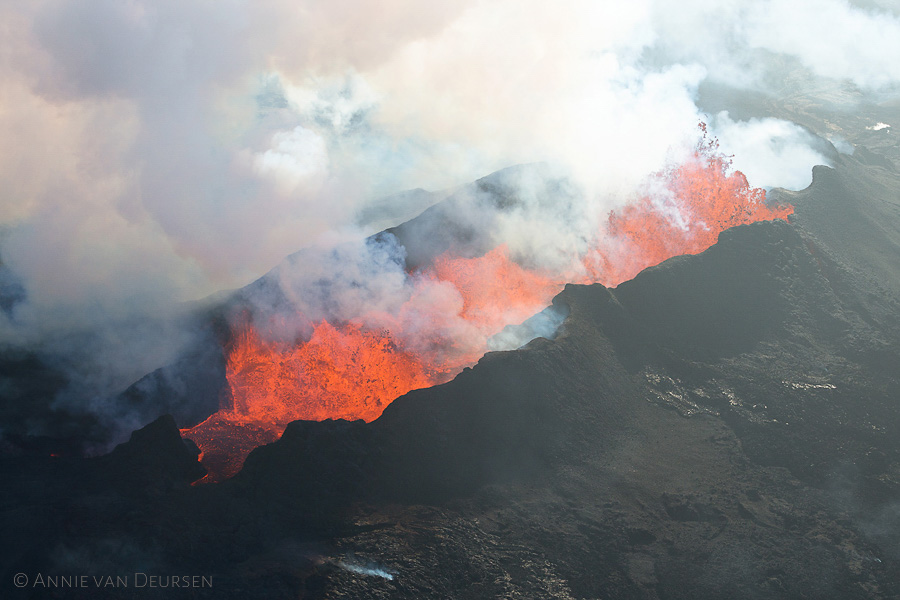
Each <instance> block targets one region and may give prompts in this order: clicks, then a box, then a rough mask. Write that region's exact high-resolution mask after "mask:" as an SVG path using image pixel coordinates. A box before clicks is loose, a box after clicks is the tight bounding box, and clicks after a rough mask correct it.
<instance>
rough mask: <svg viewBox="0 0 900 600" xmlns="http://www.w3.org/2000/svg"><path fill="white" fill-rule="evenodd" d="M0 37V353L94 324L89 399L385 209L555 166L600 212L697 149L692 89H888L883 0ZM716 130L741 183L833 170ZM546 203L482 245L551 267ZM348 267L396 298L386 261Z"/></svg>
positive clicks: (468, 2)
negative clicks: (409, 197) (313, 248)
mask: <svg viewBox="0 0 900 600" xmlns="http://www.w3.org/2000/svg"><path fill="white" fill-rule="evenodd" d="M0 28H2V35H0V78H2V82H3V85H2V86H0V137H2V139H3V141H4V143H3V144H2V147H0V259H2V269H4V270H5V271H4V274H3V276H2V277H0V281H4V282H6V281H10V280H14V281H16V282H18V285H20V286H21V290H22V293H21V294H20V296H21V297H20V298H18V299H17V300H16V301H15V302H12V303H11V305H10V306H9V307H8V309H5V310H4V311H2V312H0V343H2V344H3V345H5V346H17V345H18V346H21V345H44V346H48V347H51V348H61V347H62V342H61V341H60V340H63V339H64V337H65V335H67V334H68V333H70V332H73V331H82V330H91V331H97V332H100V335H99V337H98V340H99V341H98V342H97V344H99V345H100V346H101V347H102V348H103V350H102V351H100V350H97V349H93V350H91V351H90V352H88V351H87V350H85V351H84V352H83V355H82V356H81V358H83V359H84V360H85V361H86V364H89V365H90V366H89V367H84V368H83V371H84V372H85V373H87V374H85V375H84V377H85V379H84V384H85V386H87V387H90V381H91V376H90V373H94V372H101V371H102V372H104V373H106V374H107V375H105V377H110V378H111V380H110V381H107V382H105V384H104V386H105V387H110V388H114V387H116V386H121V385H126V384H127V383H129V382H130V380H133V378H135V377H136V376H139V375H140V374H141V372H146V370H148V368H152V366H153V365H154V364H155V365H157V366H158V365H159V364H162V363H163V362H165V360H166V359H167V358H170V356H167V355H171V354H173V353H175V352H177V350H178V348H179V346H180V344H179V340H180V337H179V335H178V334H177V332H176V331H172V329H173V328H168V327H166V326H165V324H166V323H170V322H171V320H170V319H171V317H172V315H173V314H175V313H177V312H178V311H179V310H180V308H179V307H180V306H181V303H183V302H185V301H189V300H195V299H199V298H202V297H204V296H206V295H208V294H210V293H213V292H216V291H218V290H222V289H226V288H232V287H237V286H241V285H244V284H246V283H248V282H250V281H252V280H253V279H255V278H256V277H258V276H260V275H261V274H262V273H264V272H266V271H268V270H269V269H270V268H272V267H273V266H274V265H275V264H276V263H278V261H279V260H281V259H282V258H283V257H284V256H286V255H288V254H290V253H291V252H294V251H296V250H298V249H300V248H303V247H308V246H310V245H313V244H316V243H319V244H321V243H322V241H323V240H328V239H347V238H348V237H353V234H352V233H348V232H352V231H353V224H354V222H355V220H356V218H357V215H358V214H359V213H360V211H361V210H363V209H365V208H366V206H367V205H368V203H369V202H370V201H372V200H374V199H376V198H377V197H379V196H381V195H386V194H389V193H393V192H398V191H401V190H404V189H411V188H417V187H421V188H425V189H431V190H437V189H445V188H449V187H453V186H457V185H460V184H463V183H465V182H468V181H471V180H473V179H475V178H476V177H480V176H483V175H486V174H487V173H490V172H492V171H494V170H496V169H499V168H502V167H507V166H510V165H512V164H516V163H526V162H537V161H546V162H548V163H550V164H552V165H554V168H558V169H560V170H561V171H562V172H565V173H566V174H567V175H568V176H569V177H570V179H571V181H572V182H573V185H574V186H577V187H578V188H579V189H581V190H584V192H585V193H584V194H583V197H584V198H586V199H587V200H586V202H585V206H581V207H579V209H578V211H577V212H578V216H579V218H581V220H580V221H579V222H581V223H590V222H596V220H591V219H593V218H594V217H597V216H598V215H602V214H603V213H605V212H606V211H608V210H609V209H610V208H611V207H613V206H615V205H616V204H618V203H621V202H623V201H625V200H626V199H627V198H628V196H629V194H630V193H631V192H632V190H633V189H634V188H635V186H636V185H637V184H638V183H639V182H640V181H641V180H642V179H643V178H644V177H645V176H646V175H647V174H649V173H652V172H654V171H656V170H658V169H660V168H661V167H663V166H664V165H665V164H666V162H667V161H670V160H673V159H677V158H678V157H679V156H680V155H682V154H683V153H684V152H686V151H687V150H686V149H688V148H690V146H691V144H692V142H693V141H694V140H695V139H696V124H697V122H698V121H699V120H700V119H704V118H707V117H706V116H705V115H703V114H702V113H701V111H700V110H699V109H698V108H697V105H696V96H697V89H698V86H700V85H701V84H702V83H704V82H718V83H723V84H727V85H730V86H737V87H740V88H746V89H752V90H756V91H759V90H762V91H767V90H769V88H770V86H771V84H772V81H773V79H775V78H777V77H778V76H779V74H781V73H782V72H783V69H784V68H785V66H784V65H785V64H789V65H791V68H797V69H800V70H803V71H804V72H805V73H806V74H807V75H808V77H809V78H811V80H816V79H817V78H818V79H822V80H825V79H829V80H840V81H845V82H848V83H849V84H852V85H855V86H857V87H858V88H859V89H860V90H861V91H863V92H870V91H871V92H879V93H893V92H894V91H896V90H897V89H900V62H898V61H897V60H896V57H897V56H900V17H898V14H897V10H896V7H893V6H892V4H891V3H888V2H883V1H879V0H871V1H869V2H856V3H849V2H846V1H842V0H820V1H817V2H811V1H797V0H768V1H765V2H756V1H752V2H751V1H749V0H747V1H745V0H724V1H720V2H715V3H713V2H705V1H701V0H691V1H688V2H679V3H672V2H667V1H664V0H638V1H636V2H631V3H622V2H613V1H603V2H597V1H588V0H564V1H562V2H556V3H547V2H536V1H531V0H528V1H525V2H523V1H512V0H479V1H475V0H456V1H450V2H440V3H422V2H414V1H412V0H390V1H388V2H384V1H379V2H372V1H364V0H357V1H355V2H351V3H334V2H325V1H320V0H301V1H300V2H285V1H283V0H263V1H253V2H250V1H247V0H232V1H228V2H217V3H210V2H193V1H185V0H177V1H176V0H154V1H153V2H150V1H148V0H127V1H113V0H101V1H97V2H90V3H84V2H77V1H75V0H40V1H36V2H28V3H12V2H6V3H3V4H2V5H0ZM861 41H864V42H861ZM773 93H774V92H773ZM711 128H712V130H713V133H715V134H717V135H719V136H720V138H721V141H722V149H723V150H724V151H725V152H727V153H733V154H734V155H735V166H736V167H737V168H740V169H744V170H745V171H746V174H747V175H748V178H749V179H750V183H751V184H753V185H757V186H766V187H770V186H788V187H801V186H803V185H805V184H806V183H808V181H809V172H810V168H811V166H812V165H813V164H816V163H822V162H825V159H824V158H823V157H822V156H821V155H820V154H818V153H817V152H816V151H814V150H813V149H811V147H810V138H811V135H810V134H809V133H807V132H805V131H804V130H802V129H800V128H798V127H797V126H795V125H793V124H790V123H787V122H783V121H777V120H773V119H758V120H751V121H734V120H732V119H731V118H730V117H729V116H728V115H727V114H722V115H718V116H716V117H715V119H714V120H713V121H712V123H711ZM544 212H546V210H545V208H540V209H539V210H537V209H536V210H535V211H531V212H527V211H526V213H522V212H519V213H515V214H512V215H508V216H506V217H504V219H505V220H504V221H503V222H502V223H499V225H498V227H499V228H500V231H501V234H498V235H502V237H503V239H504V240H506V241H508V242H509V244H510V248H511V250H512V251H513V252H514V253H518V254H519V255H521V254H523V253H531V255H532V256H530V259H531V260H533V261H537V262H540V263H541V264H544V265H546V264H550V263H552V262H553V261H554V260H558V256H560V255H561V254H565V252H561V250H560V249H561V248H563V249H565V248H567V247H572V246H576V245H578V244H579V243H582V242H581V241H579V240H583V237H584V232H583V231H575V232H572V231H568V234H567V230H568V227H567V225H568V224H570V223H571V222H572V221H570V220H565V221H560V220H557V221H552V220H547V219H543V220H539V221H535V220H534V218H535V216H537V217H541V216H542V215H544ZM535 223H540V226H536V225H535ZM555 257H556V258H555ZM351 262H352V261H351ZM357 262H358V263H359V264H365V265H367V268H369V267H368V266H370V265H372V264H373V262H374V264H375V265H376V266H377V268H378V270H379V273H381V274H382V275H384V276H385V277H386V279H385V280H384V281H386V283H384V284H382V283H371V284H370V287H374V288H377V287H379V286H382V285H383V287H384V288H385V289H388V290H396V289H403V285H401V284H400V283H398V282H399V279H398V278H401V277H402V273H397V272H396V269H394V267H392V266H391V264H393V263H390V261H388V262H381V263H379V262H378V260H377V257H375V258H373V257H372V256H369V255H367V256H365V258H364V260H362V261H357ZM298 268H299V269H301V270H303V272H304V273H306V274H304V275H302V276H296V275H295V276H294V277H299V278H300V279H304V280H305V278H308V277H312V276H311V275H309V273H311V272H313V271H315V269H318V268H322V266H321V265H319V266H310V265H298ZM344 268H346V269H353V268H354V267H352V266H346V267H344ZM365 276H366V274H365V273H361V274H360V278H363V277H365ZM391 278H394V279H397V281H394V282H393V283H392V281H393V280H392V279H391ZM379 281H381V280H379ZM287 289H289V290H290V289H297V288H296V286H294V287H291V286H288V288H287ZM431 291H432V293H433V295H434V300H433V301H434V302H451V300H448V299H447V298H444V297H442V296H441V294H440V293H438V292H439V291H440V290H437V289H433V290H431ZM359 293H362V292H359ZM367 293H368V292H367ZM392 293H393V292H391V293H388V294H384V295H378V294H375V296H372V297H371V298H361V297H355V298H354V297H352V296H351V297H348V298H345V299H341V301H340V302H341V303H348V304H350V305H352V304H353V303H354V302H370V301H371V302H375V303H376V304H377V303H378V302H381V303H388V304H389V303H390V302H393V301H394V300H393V299H392V298H393V296H392ZM4 297H5V296H4ZM342 306H343V305H342ZM344 308H348V307H344ZM350 308H352V306H350V307H349V308H348V310H349V309H350ZM311 310H312V309H311ZM342 310H343V308H342ZM134 322H140V323H142V324H143V325H142V326H140V327H133V326H130V327H131V328H130V329H129V328H124V327H123V324H125V323H134ZM174 329H177V328H174ZM123 331H124V332H125V333H122V332H123ZM128 331H132V332H133V333H127V332H128ZM91 357H93V358H91Z"/></svg>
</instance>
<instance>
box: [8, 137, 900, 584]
mask: <svg viewBox="0 0 900 600" xmlns="http://www.w3.org/2000/svg"><path fill="white" fill-rule="evenodd" d="M873 135H874V134H873ZM879 150H880V151H881V149H879ZM832 156H833V161H834V167H833V168H828V167H816V169H815V171H814V180H813V183H812V185H811V186H810V187H809V188H807V189H806V190H803V191H801V192H786V191H775V192H773V195H774V196H778V198H779V199H780V200H784V201H788V202H790V203H792V204H793V205H794V206H795V208H796V214H795V215H793V216H792V217H791V222H790V223H786V222H783V221H777V222H764V223H757V224H754V225H750V226H743V227H738V228H735V229H732V230H729V231H726V232H725V233H723V234H722V235H721V236H720V239H719V243H718V244H716V245H715V246H713V247H712V248H710V249H709V250H707V251H706V252H704V253H702V254H700V255H697V256H686V257H678V258H674V259H671V260H668V261H666V262H665V263H663V264H662V265H659V266H658V267H654V268H650V269H647V270H646V271H644V272H642V273H641V274H640V275H638V276H637V277H636V278H635V279H633V280H632V281H629V282H626V283H623V284H621V285H620V286H618V287H617V288H615V289H607V288H605V287H603V286H601V285H592V286H578V285H570V286H567V287H566V289H565V290H564V291H563V292H562V293H560V294H559V295H558V296H557V297H556V298H555V299H554V305H556V306H558V307H560V309H561V310H564V311H566V312H567V314H568V316H567V318H566V320H565V322H564V323H563V325H562V328H561V330H560V333H559V335H558V336H557V337H556V338H555V339H554V340H547V339H543V338H538V339H536V340H534V341H532V342H531V343H529V344H528V345H527V346H526V347H524V348H522V349H520V350H517V351H512V352H497V353H490V354H488V355H486V356H485V357H484V358H483V359H482V360H481V361H480V362H479V363H478V365H477V366H475V367H473V368H472V369H466V370H465V371H464V372H463V373H461V374H460V375H459V376H458V377H456V379H454V380H453V381H451V382H450V383H447V384H444V385H441V386H437V387H434V388H430V389H424V390H418V391H414V392H411V393H409V394H407V395H405V396H403V397H401V398H400V399H398V400H396V401H395V402H394V403H393V404H391V405H390V406H389V407H388V408H387V410H386V411H385V413H384V415H383V416H382V417H381V418H380V419H378V420H377V421H375V422H373V423H371V424H365V423H363V422H361V421H358V422H353V423H348V422H344V421H338V422H331V421H328V422H322V423H314V422H294V423H292V424H291V425H290V426H289V427H288V429H287V431H286V432H285V433H284V435H283V437H282V439H281V440H280V441H278V442H276V443H274V444H271V445H269V446H264V447H261V448H259V449H257V450H255V451H254V452H253V453H252V454H251V455H250V457H249V458H248V459H247V461H246V464H245V467H244V469H243V471H242V472H241V473H240V474H239V475H238V476H236V477H235V478H234V479H232V480H229V481H226V482H224V483H221V484H216V485H205V486H191V485H190V483H191V482H192V481H194V480H196V479H197V478H199V477H200V476H202V474H203V470H202V467H199V464H198V463H197V462H196V454H197V451H196V448H195V447H193V446H192V444H191V443H189V442H185V441H183V440H182V439H181V437H180V435H179V433H178V426H185V425H189V424H191V423H189V422H186V421H190V420H192V419H194V420H196V419H198V418H202V415H203V411H204V410H206V411H207V414H208V412H209V411H211V410H214V409H215V402H216V398H215V395H216V393H217V391H216V385H215V382H216V381H220V380H221V377H222V371H221V363H220V359H217V358H216V356H215V352H213V353H212V355H208V354H203V353H200V354H198V355H195V359H194V360H191V359H190V357H188V358H186V359H185V360H186V361H187V364H190V365H196V364H204V365H210V366H209V368H208V369H206V371H208V372H210V373H211V374H210V375H208V378H207V379H206V380H204V381H201V382H199V383H195V384H194V385H195V386H196V387H195V388H189V391H188V392H187V393H186V392H185V391H184V390H183V389H182V391H181V392H180V393H181V394H182V396H183V398H182V399H181V400H179V401H178V402H176V401H174V400H171V399H170V400H169V402H170V404H167V405H166V407H167V410H169V411H172V412H175V413H176V414H178V410H175V409H179V407H180V408H181V409H182V414H181V415H179V416H178V422H177V425H176V420H175V419H173V418H172V417H168V416H165V417H161V418H159V419H158V420H156V421H155V422H153V423H151V424H150V425H147V426H146V427H145V428H143V429H141V430H140V431H137V432H135V433H134V435H133V436H132V439H131V441H129V442H128V443H126V444H124V445H122V446H120V447H118V448H117V449H116V450H115V451H114V452H112V453H111V454H109V455H106V456H102V457H98V458H92V459H83V458H77V457H71V458H67V457H61V458H48V457H46V453H45V452H43V446H41V451H31V447H29V446H27V444H25V443H24V442H21V441H20V443H18V445H15V444H12V445H10V448H11V449H9V451H7V452H5V453H4V454H3V455H2V462H0V471H2V478H3V481H4V486H3V488H2V491H0V523H2V525H3V528H2V530H3V544H2V550H0V552H2V554H0V572H2V575H0V596H2V597H4V598H5V597H36V598H43V597H59V598H82V597H83V598H107V597H108V598H119V597H146V598H156V597H159V598H163V597H166V598H168V597H179V596H180V597H210V598H298V597H299V598H370V597H372V598H497V597H502V598H604V599H624V598H635V599H638V598H641V599H643V598H648V599H652V598H659V599H678V598H684V599H705V598H816V599H820V598H842V599H843V598H860V599H861V598H900V172H898V170H897V168H896V167H895V166H894V163H893V162H892V157H891V156H890V153H889V152H885V153H875V152H872V151H868V150H866V149H865V148H863V147H859V148H858V150H857V152H856V153H855V154H854V156H847V155H838V154H837V153H836V152H835V153H833V154H832ZM494 192H496V190H494ZM495 195H497V196H498V197H502V196H503V193H496V194H495ZM451 201H452V198H451ZM440 206H441V205H439V206H438V207H436V208H435V209H432V216H433V215H438V216H437V217H435V219H436V221H435V222H441V215H442V211H443V212H444V213H445V214H444V216H446V214H452V212H453V211H452V210H450V211H448V210H445V209H442V208H440ZM424 222H425V221H419V222H418V223H419V224H420V225H421V223H424ZM416 226H417V225H415V224H414V225H409V224H408V225H406V226H404V227H405V228H406V229H405V230H404V229H403V228H400V229H399V230H395V234H397V235H398V237H400V238H402V235H403V232H404V231H407V232H408V231H410V229H411V228H414V227H416ZM448 243H449V242H448ZM415 256H416V255H415V254H413V255H412V258H411V260H416V258H415ZM261 281H262V280H261ZM264 284H265V282H264V281H262V283H258V284H256V285H264ZM211 335H212V334H211ZM19 360H21V361H22V363H21V365H22V368H21V369H18V370H15V369H13V368H12V367H10V372H14V373H15V377H18V378H19V379H20V380H21V381H23V382H25V381H29V382H30V381H34V380H35V378H34V377H30V378H29V377H26V376H25V374H27V372H30V371H28V369H31V370H32V371H34V370H38V371H39V370H40V369H41V366H40V364H39V363H38V362H36V359H34V358H33V357H27V356H24V357H21V358H20V359H19ZM173 368H174V367H173ZM186 368H187V367H185V369H186ZM191 368H195V367H191ZM22 369H25V370H22ZM185 369H181V370H182V371H184V370H185ZM175 370H176V371H178V369H175ZM188 371H190V369H188ZM149 377H150V379H147V380H146V381H145V382H144V383H143V384H142V385H143V388H141V389H143V391H141V389H137V388H134V389H131V390H130V391H129V392H126V394H125V396H124V399H123V402H126V403H127V402H132V403H141V402H145V403H146V402H147V398H150V397H154V398H158V397H160V396H165V395H166V393H167V392H166V388H165V386H164V385H162V383H160V382H164V381H167V380H168V379H171V378H168V379H167V378H166V377H163V376H162V375H159V374H157V375H155V376H149ZM154 377H155V378H154ZM17 381H18V380H17ZM154 382H156V383H154ZM24 385H25V384H22V386H24ZM29 385H33V386H36V389H35V390H33V391H32V392H29V393H34V394H44V395H46V394H48V393H49V391H47V390H43V389H42V387H41V386H45V387H47V388H48V390H50V391H52V389H56V388H57V387H59V386H61V385H62V383H61V382H59V381H56V380H43V382H42V383H40V384H37V383H31V384H29ZM22 386H20V387H22ZM150 388H153V389H152V394H150V393H149V392H147V390H148V389H150ZM191 390H193V392H192V391H191ZM23 393H24V392H23ZM191 393H196V394H197V396H198V397H202V398H205V399H204V400H202V401H199V400H198V401H197V402H196V403H194V404H190V402H189V401H190V395H191ZM129 394H130V395H131V396H129ZM184 402H188V404H189V405H190V410H188V409H187V408H185V404H184ZM4 406H5V407H8V406H10V404H9V403H8V402H7V403H5V404H4ZM198 406H199V407H200V408H197V407H198ZM4 410H7V409H6V408H5V409H4ZM10 410H11V409H10ZM191 410H193V411H194V413H191V412H190V411H191ZM160 412H161V411H160ZM185 413H187V414H189V415H190V416H188V417H186V416H184V414H185ZM60 430H62V429H60ZM60 439H63V438H60ZM66 439H67V438H66ZM38 442H39V441H34V440H32V441H31V443H32V444H38ZM7 443H8V444H10V443H9V442H7ZM42 443H43V442H42ZM45 443H48V444H49V443H51V442H49V441H48V442H45ZM57 443H58V444H59V443H61V442H57ZM354 569H355V570H356V571H364V572H355V571H354ZM366 569H369V571H366ZM379 569H380V570H381V571H380V572H381V575H379V574H376V573H375V571H376V570H379ZM20 572H21V573H26V574H29V575H32V576H33V575H34V574H36V573H45V574H59V575H66V574H87V575H94V574H97V575H116V574H133V573H135V572H143V573H149V574H158V575H179V576H180V575H206V576H211V577H212V578H213V582H214V587H213V588H212V589H191V590H172V589H149V588H145V589H140V590H135V589H128V590H121V589H119V590H116V589H110V590H104V589H96V588H94V587H91V588H89V589H83V590H80V589H57V590H52V589H34V588H25V589H22V590H17V589H16V588H15V587H14V586H13V583H12V581H13V576H14V575H15V574H16V573H20ZM367 573H368V574H367ZM384 575H390V576H391V577H392V579H388V578H386V577H385V576H384Z"/></svg>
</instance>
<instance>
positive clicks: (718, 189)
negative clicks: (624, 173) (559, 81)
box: [584, 123, 794, 286]
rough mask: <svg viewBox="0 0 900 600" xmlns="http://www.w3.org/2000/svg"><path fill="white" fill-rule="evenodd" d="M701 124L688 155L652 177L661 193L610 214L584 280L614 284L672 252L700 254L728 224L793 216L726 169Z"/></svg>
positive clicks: (587, 259)
mask: <svg viewBox="0 0 900 600" xmlns="http://www.w3.org/2000/svg"><path fill="white" fill-rule="evenodd" d="M700 127H701V129H702V131H703V138H702V139H701V141H700V143H699V144H698V145H697V148H696V151H695V152H694V155H693V157H692V159H691V160H689V161H688V162H687V163H685V164H683V165H680V166H678V167H675V168H673V169H670V170H667V171H665V172H663V173H659V174H657V175H655V176H654V179H656V180H658V182H659V183H662V189H663V190H664V192H663V193H662V194H656V195H655V197H651V196H649V195H645V196H643V197H641V198H640V199H639V200H637V201H636V202H633V203H631V204H629V205H628V206H626V207H624V208H623V209H621V210H620V211H616V212H613V213H611V214H610V216H609V222H608V224H607V228H606V229H607V231H606V236H605V237H604V238H603V239H601V241H600V242H599V243H598V245H597V247H595V248H594V249H592V250H591V251H590V252H589V253H588V254H587V256H585V258H584V265H585V269H586V270H587V272H588V280H590V281H595V282H599V283H602V284H604V285H607V286H616V285H618V284H620V283H622V282H623V281H628V280H629V279H631V278H633V277H634V276H635V275H637V274H638V273H640V272H641V271H643V270H644V269H646V268H647V267H650V266H653V265H657V264H659V263H661V262H663V261H664V260H666V259H668V258H671V257H673V256H680V255H683V254H699V253H700V252H703V251H704V250H706V249H707V248H709V247H710V246H712V245H713V244H715V243H716V241H717V240H718V238H719V234H720V233H721V232H723V231H725V230H726V229H728V228H730V227H735V226H737V225H746V224H748V223H755V222H757V221H771V220H773V219H786V218H787V217H788V215H791V214H793V212H794V209H793V207H792V206H777V207H770V206H768V205H767V204H766V192H765V190H763V189H761V188H751V187H750V185H749V184H748V183H747V178H746V177H745V176H744V174H743V173H741V172H740V171H734V172H733V173H729V170H730V167H731V161H730V160H729V159H728V158H727V157H725V156H722V155H721V154H719V152H718V142H716V141H715V140H710V139H708V138H707V137H706V125H705V124H702V123H701V125H700ZM660 196H661V197H660Z"/></svg>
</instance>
